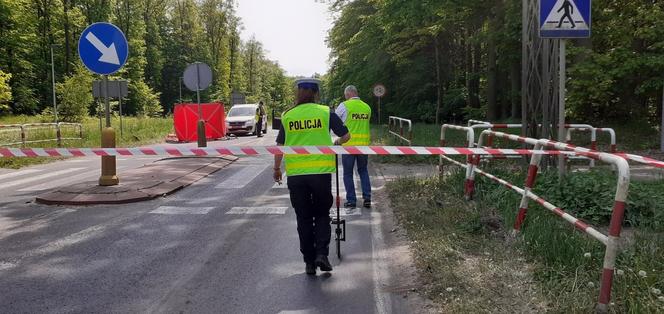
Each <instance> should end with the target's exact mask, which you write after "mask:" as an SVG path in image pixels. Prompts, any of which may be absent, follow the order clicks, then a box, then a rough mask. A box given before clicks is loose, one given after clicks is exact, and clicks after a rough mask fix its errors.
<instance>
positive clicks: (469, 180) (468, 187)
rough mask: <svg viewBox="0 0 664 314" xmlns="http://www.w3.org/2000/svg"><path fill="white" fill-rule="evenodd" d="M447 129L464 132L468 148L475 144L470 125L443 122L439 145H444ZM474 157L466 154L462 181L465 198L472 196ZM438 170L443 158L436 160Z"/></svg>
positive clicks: (441, 166) (441, 170)
mask: <svg viewBox="0 0 664 314" xmlns="http://www.w3.org/2000/svg"><path fill="white" fill-rule="evenodd" d="M447 129H452V130H459V131H465V132H466V145H467V146H468V148H473V147H474V146H475V143H474V141H475V130H473V128H470V127H465V126H458V125H452V124H443V125H442V126H441V127H440V146H441V147H444V146H445V131H446V130H447ZM474 159H475V157H474V156H473V155H467V156H466V167H465V168H466V181H465V182H464V196H465V198H466V200H471V199H472V198H473V193H474V191H475V171H474V170H473V168H474ZM438 170H439V171H440V173H441V174H442V173H443V158H440V159H439V161H438Z"/></svg>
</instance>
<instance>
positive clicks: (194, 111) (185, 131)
mask: <svg viewBox="0 0 664 314" xmlns="http://www.w3.org/2000/svg"><path fill="white" fill-rule="evenodd" d="M201 107H202V109H203V119H204V120H205V121H206V123H205V137H206V138H207V139H208V140H216V139H220V138H223V137H224V136H226V123H225V121H226V114H225V113H224V105H223V104H221V103H212V104H201ZM173 122H174V124H175V134H176V135H177V137H178V140H179V141H180V142H195V141H197V140H198V135H197V133H196V124H197V123H198V105H197V104H176V105H175V110H174V114H173Z"/></svg>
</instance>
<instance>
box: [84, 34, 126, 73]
mask: <svg viewBox="0 0 664 314" xmlns="http://www.w3.org/2000/svg"><path fill="white" fill-rule="evenodd" d="M78 55H79V57H80V58H81V61H83V64H84V65H85V67H86V68H88V70H90V71H92V72H94V73H97V74H102V75H108V74H113V73H115V72H117V71H118V70H120V68H122V66H123V65H124V64H125V63H126V62H127V57H128V56H129V45H128V44H127V38H126V37H125V35H124V34H123V33H122V31H121V30H120V29H119V28H118V27H117V26H115V25H113V24H111V23H94V24H92V25H90V26H88V27H87V28H86V29H85V30H84V31H83V32H82V33H81V37H80V38H79V39H78Z"/></svg>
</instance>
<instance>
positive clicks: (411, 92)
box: [326, 0, 664, 125]
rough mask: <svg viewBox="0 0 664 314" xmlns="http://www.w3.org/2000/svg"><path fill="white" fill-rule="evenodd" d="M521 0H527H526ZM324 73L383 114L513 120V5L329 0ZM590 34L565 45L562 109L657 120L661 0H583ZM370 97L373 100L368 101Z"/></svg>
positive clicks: (663, 75)
mask: <svg viewBox="0 0 664 314" xmlns="http://www.w3.org/2000/svg"><path fill="white" fill-rule="evenodd" d="M529 1H530V0H529ZM330 6H331V8H332V11H333V12H334V14H335V15H336V22H335V24H334V27H333V29H332V30H331V31H330V35H329V38H328V44H329V45H330V47H331V48H332V60H331V62H332V65H331V69H330V71H329V73H328V75H327V77H326V84H327V85H328V89H329V90H330V91H332V92H333V93H334V95H333V97H335V98H340V97H341V96H342V95H341V91H343V86H344V85H346V84H355V85H357V86H358V87H359V88H360V89H361V90H362V94H363V95H362V96H363V97H364V98H366V99H371V98H372V96H371V93H370V89H371V86H372V85H373V84H375V83H378V82H380V83H383V84H385V85H386V86H387V88H388V90H389V94H388V95H387V97H386V98H385V99H384V103H385V104H386V105H385V106H384V107H383V108H384V110H383V114H385V115H387V114H397V115H400V116H405V117H408V118H414V119H417V120H420V121H427V122H434V121H435V122H438V121H439V120H443V121H450V120H457V121H459V120H461V118H462V117H465V118H469V117H476V118H486V119H489V120H492V121H496V120H510V119H516V118H519V116H520V111H521V96H520V92H521V14H522V13H521V12H522V8H521V1H519V0H488V1H486V0H466V1H456V0H422V1H411V0H355V1H344V0H336V1H331V4H330ZM592 19H593V21H592V37H591V39H590V40H571V41H568V46H572V47H569V48H568V59H567V60H568V65H567V66H568V81H567V93H568V94H567V106H568V110H567V114H568V116H569V117H570V119H572V120H576V121H586V122H597V123H601V122H625V121H626V119H629V120H631V121H633V122H637V123H644V122H648V123H650V124H651V125H656V124H658V123H659V117H660V114H659V113H660V112H661V111H660V110H661V101H662V88H663V85H664V1H655V0H593V1H592ZM372 102H373V101H372Z"/></svg>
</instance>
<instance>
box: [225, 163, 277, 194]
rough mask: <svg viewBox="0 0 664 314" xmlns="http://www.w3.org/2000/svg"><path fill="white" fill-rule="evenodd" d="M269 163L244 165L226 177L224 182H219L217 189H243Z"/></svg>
mask: <svg viewBox="0 0 664 314" xmlns="http://www.w3.org/2000/svg"><path fill="white" fill-rule="evenodd" d="M268 166H269V165H268V164H267V163H265V164H260V165H255V164H254V165H242V169H240V171H238V172H236V173H235V174H233V175H232V176H230V177H228V178H225V179H224V181H223V182H221V183H219V184H217V186H216V188H217V189H241V188H244V187H245V186H247V184H249V182H251V181H252V180H254V178H256V177H257V176H258V175H259V174H261V173H262V172H263V171H264V170H265V169H266V168H267V167H268Z"/></svg>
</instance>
